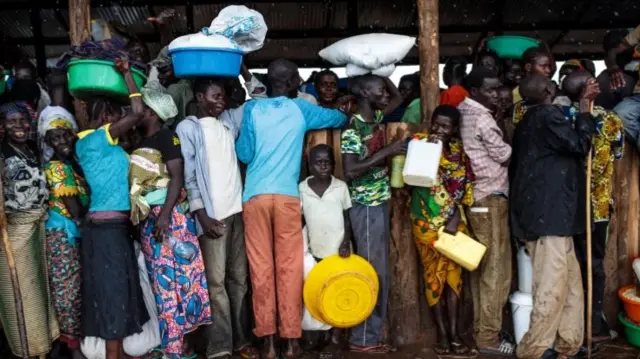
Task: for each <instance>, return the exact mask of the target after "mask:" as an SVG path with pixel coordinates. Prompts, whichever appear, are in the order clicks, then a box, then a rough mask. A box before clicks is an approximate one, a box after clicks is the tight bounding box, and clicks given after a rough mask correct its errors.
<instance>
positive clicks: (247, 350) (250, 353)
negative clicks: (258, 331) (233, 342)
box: [237, 344, 260, 359]
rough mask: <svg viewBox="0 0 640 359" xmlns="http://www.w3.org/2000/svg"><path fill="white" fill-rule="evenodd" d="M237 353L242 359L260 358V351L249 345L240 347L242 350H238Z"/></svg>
mask: <svg viewBox="0 0 640 359" xmlns="http://www.w3.org/2000/svg"><path fill="white" fill-rule="evenodd" d="M237 353H238V355H239V356H240V357H241V358H242V359H257V358H258V357H259V356H260V354H259V353H258V349H256V348H255V347H252V346H251V345H249V344H247V345H245V346H242V347H240V349H238V350H237Z"/></svg>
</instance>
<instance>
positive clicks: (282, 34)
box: [14, 10, 637, 45]
mask: <svg viewBox="0 0 640 359" xmlns="http://www.w3.org/2000/svg"><path fill="white" fill-rule="evenodd" d="M74 11H75V10H74ZM348 18H350V20H349V26H354V23H353V21H354V20H353V18H356V20H355V21H356V22H357V12H356V13H355V15H351V16H349V15H348ZM565 26H566V27H568V28H570V29H571V30H594V29H603V30H604V29H619V28H627V27H635V26H637V24H636V23H635V22H629V23H615V24H613V23H603V22H591V23H582V24H571V23H569V24H566V23H542V24H537V25H536V24H504V25H503V26H502V29H503V30H505V31H542V30H557V29H562V28H565ZM491 31H493V32H495V31H497V28H496V27H495V25H492V24H488V25H469V26H466V25H447V26H442V27H440V31H439V33H440V34H471V33H488V32H491ZM375 32H387V33H394V34H403V35H409V36H417V35H418V30H417V29H416V27H397V28H385V27H366V28H355V27H354V28H347V29H333V28H331V29H326V28H316V29H292V30H269V32H268V33H267V38H269V39H272V40H295V39H325V38H344V37H347V36H353V35H359V34H368V33H375ZM137 36H138V37H139V38H141V39H142V40H143V41H146V42H158V41H159V40H160V35H159V34H157V33H150V34H137ZM14 41H15V42H16V43H17V44H18V45H34V44H35V41H34V39H32V38H15V39H14ZM45 42H46V43H47V44H49V45H66V44H69V39H68V38H66V37H46V38H45Z"/></svg>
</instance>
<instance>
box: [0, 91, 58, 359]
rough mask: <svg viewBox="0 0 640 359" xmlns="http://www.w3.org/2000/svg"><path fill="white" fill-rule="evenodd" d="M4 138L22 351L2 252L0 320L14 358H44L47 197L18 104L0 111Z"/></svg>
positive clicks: (52, 335)
mask: <svg viewBox="0 0 640 359" xmlns="http://www.w3.org/2000/svg"><path fill="white" fill-rule="evenodd" d="M0 121H1V123H2V127H3V128H4V130H5V137H4V139H3V141H2V145H1V146H0V156H1V157H2V161H3V165H4V166H3V167H2V185H3V189H4V205H5V208H4V210H5V212H6V214H7V232H8V234H9V240H10V241H11V246H12V252H13V257H14V258H15V264H16V272H17V276H18V282H19V287H20V292H21V296H22V309H23V313H24V320H25V326H26V332H27V333H26V334H27V345H28V348H23V347H22V343H21V341H20V334H19V330H18V326H17V316H18V313H17V310H16V309H17V308H16V304H15V300H14V292H13V284H12V281H11V279H10V274H9V267H8V265H7V258H6V254H5V252H4V250H2V251H0V321H1V322H2V328H3V330H4V332H5V334H6V336H7V339H8V340H9V346H10V347H11V351H12V352H13V354H14V355H15V356H17V357H23V354H26V355H27V356H36V357H37V356H40V355H45V354H47V353H48V352H49V351H50V350H51V343H52V342H53V341H54V340H55V339H56V338H57V337H58V335H59V329H58V325H57V322H56V318H55V316H54V314H53V312H54V310H53V307H52V305H51V300H50V296H49V288H48V283H47V275H46V273H47V269H46V260H45V251H44V241H45V239H44V236H45V228H44V227H45V223H44V220H45V218H46V203H47V198H48V196H49V193H48V191H47V181H46V179H45V175H44V173H43V171H42V162H41V160H40V156H39V155H38V146H37V145H36V143H35V142H33V141H31V140H30V138H29V137H30V136H29V135H30V133H31V132H32V131H31V116H30V114H29V111H28V109H27V108H26V107H25V106H24V105H23V104H21V103H14V102H10V103H7V104H4V105H2V106H1V107H0Z"/></svg>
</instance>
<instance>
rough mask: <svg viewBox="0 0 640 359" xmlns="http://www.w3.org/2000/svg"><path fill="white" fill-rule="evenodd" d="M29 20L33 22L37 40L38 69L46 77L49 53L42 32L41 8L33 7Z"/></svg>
mask: <svg viewBox="0 0 640 359" xmlns="http://www.w3.org/2000/svg"><path fill="white" fill-rule="evenodd" d="M29 21H30V22H31V29H32V30H33V39H34V41H35V48H36V65H37V66H36V67H37V69H38V75H39V76H40V77H42V78H43V79H44V78H46V76H47V53H46V51H45V40H44V36H43V34H42V17H41V16H40V9H38V8H33V9H31V11H30V12H29Z"/></svg>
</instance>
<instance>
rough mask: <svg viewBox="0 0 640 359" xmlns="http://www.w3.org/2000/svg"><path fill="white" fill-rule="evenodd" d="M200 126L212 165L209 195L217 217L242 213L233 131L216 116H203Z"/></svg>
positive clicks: (240, 188) (222, 217)
mask: <svg viewBox="0 0 640 359" xmlns="http://www.w3.org/2000/svg"><path fill="white" fill-rule="evenodd" d="M200 125H201V126H202V132H203V134H204V142H205V146H206V153H207V162H208V166H209V168H208V170H209V171H208V173H209V196H210V198H211V202H213V213H214V217H215V219H217V220H223V219H225V218H228V217H230V216H232V215H234V214H236V213H240V212H242V180H241V177H240V168H239V167H238V158H237V157H236V145H235V138H234V132H233V131H232V130H231V129H230V128H228V127H227V126H225V125H224V124H223V123H222V122H221V121H219V120H218V119H216V118H213V117H205V118H201V119H200ZM203 195H204V194H203Z"/></svg>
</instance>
